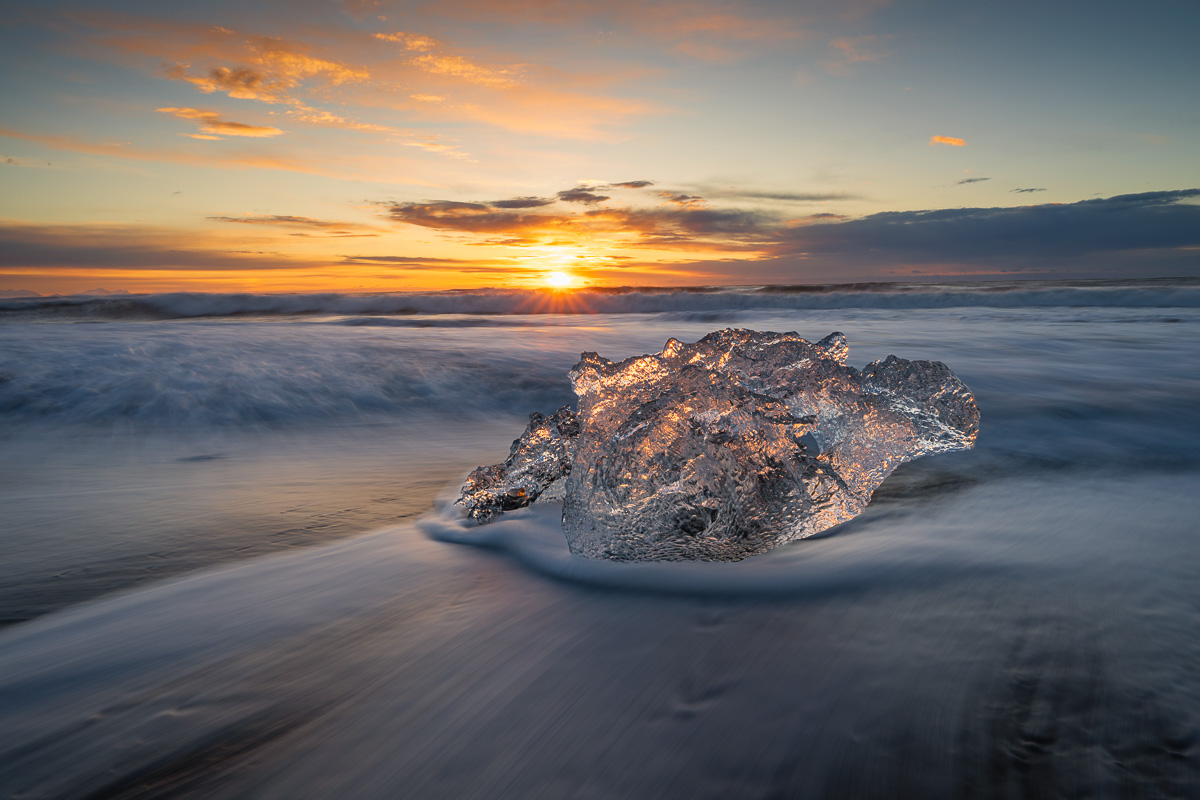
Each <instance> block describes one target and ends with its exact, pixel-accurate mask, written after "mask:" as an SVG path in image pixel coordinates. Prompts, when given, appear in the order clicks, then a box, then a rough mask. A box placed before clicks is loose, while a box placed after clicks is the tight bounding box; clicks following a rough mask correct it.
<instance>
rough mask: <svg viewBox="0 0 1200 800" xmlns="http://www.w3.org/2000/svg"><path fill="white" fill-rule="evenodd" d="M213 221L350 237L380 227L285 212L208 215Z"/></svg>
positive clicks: (375, 232) (375, 233)
mask: <svg viewBox="0 0 1200 800" xmlns="http://www.w3.org/2000/svg"><path fill="white" fill-rule="evenodd" d="M207 219H209V220H212V221H213V222H232V223H236V224H239V225H267V226H270V227H275V228H295V229H298V230H299V231H300V232H298V233H290V234H288V235H289V236H319V237H323V238H349V237H369V236H379V233H378V229H376V228H373V227H371V226H369V225H359V224H357V223H354V222H337V221H333V220H323V219H313V218H312V217H297V216H291V215H285V214H263V215H256V214H245V215H241V216H215V217H207Z"/></svg>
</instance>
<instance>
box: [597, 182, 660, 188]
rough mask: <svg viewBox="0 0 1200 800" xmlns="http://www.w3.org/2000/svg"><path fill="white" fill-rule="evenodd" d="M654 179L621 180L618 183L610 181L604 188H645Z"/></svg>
mask: <svg viewBox="0 0 1200 800" xmlns="http://www.w3.org/2000/svg"><path fill="white" fill-rule="evenodd" d="M653 185H654V181H622V182H620V183H610V184H608V186H607V187H606V188H609V189H645V188H646V187H647V186H653Z"/></svg>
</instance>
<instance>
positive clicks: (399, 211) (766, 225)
mask: <svg viewBox="0 0 1200 800" xmlns="http://www.w3.org/2000/svg"><path fill="white" fill-rule="evenodd" d="M601 185H603V184H601ZM542 199H543V198H517V202H516V203H515V204H514V203H513V202H511V201H503V200H501V201H486V202H461V201H452V200H440V201H430V202H421V203H415V202H413V203H383V204H381V205H382V206H383V207H384V209H385V213H386V215H387V217H388V218H389V219H391V220H392V221H394V222H399V223H403V224H407V225H416V226H419V227H423V228H430V229H433V230H439V231H442V232H443V233H446V234H448V235H453V236H468V237H472V238H475V242H472V243H479V244H488V245H503V246H518V247H520V246H532V245H542V246H550V245H555V246H558V245H564V244H579V243H581V242H582V243H596V242H601V241H603V242H605V243H607V244H608V245H609V246H614V247H643V248H652V249H665V250H710V251H712V250H719V251H730V252H733V251H751V250H754V249H755V248H759V247H761V246H762V245H763V244H765V243H767V242H771V241H775V240H776V239H777V234H778V230H779V229H780V220H778V218H776V217H775V216H773V215H770V214H762V213H758V212H749V211H740V210H727V209H712V208H706V207H704V206H703V204H702V202H697V201H701V200H702V198H698V197H696V198H692V199H689V200H681V201H680V202H678V203H675V204H672V205H669V206H668V205H663V206H657V207H651V208H640V207H632V206H624V207H603V208H601V207H589V208H587V209H586V210H545V211H542V210H528V209H540V208H541V207H543V206H548V205H550V203H544V204H543V203H541V202H540V201H541V200H542ZM556 199H557V200H561V201H563V202H565V203H582V204H584V205H585V206H597V205H598V203H599V201H600V200H602V199H610V198H608V197H605V196H603V195H596V194H594V193H592V192H588V191H587V190H586V189H583V188H580V187H576V188H574V189H569V190H564V191H562V192H558V193H557V194H556ZM528 201H538V203H537V205H534V204H533V203H532V202H528ZM527 203H528V204H527Z"/></svg>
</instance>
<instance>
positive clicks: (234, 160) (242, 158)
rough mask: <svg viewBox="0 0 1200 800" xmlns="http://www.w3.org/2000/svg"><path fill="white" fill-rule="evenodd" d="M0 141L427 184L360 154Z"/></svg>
mask: <svg viewBox="0 0 1200 800" xmlns="http://www.w3.org/2000/svg"><path fill="white" fill-rule="evenodd" d="M0 136H7V137H9V138H13V139H23V140H25V141H30V142H37V143H38V144H40V145H43V146H45V147H51V148H54V149H56V150H68V151H72V152H76V153H89V154H91V155H100V156H110V157H114V158H122V159H129V160H132V161H156V162H161V163H168V164H192V165H199V166H205V167H224V168H229V169H267V170H282V171H287V172H300V173H305V174H309V175H322V176H325V177H330V178H337V179H339V180H356V181H368V182H372V183H389V184H391V183H396V182H398V181H400V180H404V181H405V182H408V183H416V184H422V183H426V181H424V180H422V179H420V178H419V177H418V175H419V172H418V169H419V167H420V164H419V163H418V162H416V161H413V160H408V159H402V158H398V157H396V156H373V157H370V158H364V157H362V156H359V155H356V154H350V155H344V154H339V153H322V154H320V155H314V156H300V155H295V154H285V153H279V152H275V153H263V152H255V151H252V150H242V151H228V150H226V151H220V152H216V151H214V150H211V149H208V148H203V149H200V150H198V149H195V148H190V149H185V150H177V149H162V148H150V147H142V146H135V145H132V144H127V143H120V142H89V141H86V140H82V139H77V138H75V137H72V136H56V135H54V134H39V133H28V132H25V131H17V130H12V129H10V128H0Z"/></svg>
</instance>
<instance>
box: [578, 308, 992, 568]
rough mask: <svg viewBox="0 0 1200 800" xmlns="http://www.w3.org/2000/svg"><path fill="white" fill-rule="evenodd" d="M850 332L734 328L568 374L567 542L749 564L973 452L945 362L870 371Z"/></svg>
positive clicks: (608, 551)
mask: <svg viewBox="0 0 1200 800" xmlns="http://www.w3.org/2000/svg"><path fill="white" fill-rule="evenodd" d="M846 355H847V347H846V340H845V337H844V336H843V335H842V334H840V333H833V334H831V335H829V336H827V337H826V338H824V339H822V340H821V341H819V342H817V343H816V344H812V343H809V342H807V341H805V340H804V339H802V338H800V337H799V336H798V335H796V334H794V333H770V332H767V333H758V332H755V331H749V330H732V329H726V330H722V331H717V332H715V333H710V334H709V335H707V336H705V337H704V338H703V339H701V340H700V341H698V342H696V343H694V344H682V343H680V342H678V341H676V340H674V339H671V340H668V341H667V343H666V345H665V346H664V347H663V350H662V352H661V353H656V354H652V355H646V356H640V357H636V358H629V359H626V360H625V361H621V362H619V363H614V362H612V361H609V360H608V359H606V358H602V357H600V356H598V355H597V354H595V353H584V354H583V355H582V357H581V360H580V362H579V363H578V364H576V365H575V367H574V368H573V369H572V370H571V372H570V376H571V382H572V384H573V386H574V388H575V393H576V394H577V395H578V396H579V425H580V435H579V441H578V443H577V445H576V448H575V454H574V459H573V462H572V465H571V472H570V476H569V478H568V480H567V491H566V499H565V502H564V507H563V532H564V533H565V534H566V537H567V542H568V544H569V546H570V548H571V551H572V552H574V553H577V554H579V555H583V556H589V557H592V558H607V559H616V560H622V561H633V560H684V559H700V560H712V561H737V560H740V559H743V558H746V557H747V556H752V555H756V554H758V553H762V552H764V551H766V550H769V549H771V548H772V547H775V546H777V545H780V544H783V543H784V542H788V541H791V540H793V539H799V538H803V537H805V536H811V535H813V534H815V533H819V532H821V531H823V530H826V529H828V528H830V527H832V526H834V525H836V524H838V523H840V522H843V521H845V520H848V519H850V518H852V517H854V516H856V515H857V514H859V513H860V512H861V511H862V510H863V508H865V507H866V505H867V503H868V502H870V499H871V492H872V491H873V490H874V489H875V487H877V486H878V485H879V484H880V483H881V482H882V481H883V479H884V478H886V477H887V476H888V475H889V474H890V473H891V472H892V470H894V469H895V468H896V467H897V466H899V465H900V464H901V463H903V462H905V461H910V460H912V459H914V458H917V457H918V456H922V455H926V454H929V453H937V452H944V451H948V450H963V449H968V448H970V447H972V446H973V444H974V442H975V437H976V434H977V432H978V428H979V411H978V408H977V407H976V405H975V399H974V397H973V396H972V394H971V392H970V390H969V389H967V387H966V386H964V385H963V384H962V382H961V381H959V380H958V378H956V377H955V376H954V373H953V372H951V371H950V369H949V368H948V367H946V366H945V365H944V364H941V363H939V362H931V361H906V360H904V359H901V358H896V357H895V356H889V357H888V358H886V359H882V360H880V361H876V362H875V363H873V364H870V365H869V366H868V367H867V368H866V369H865V370H864V371H862V372H859V371H858V370H856V369H854V368H853V367H847V366H846V365H845V360H846Z"/></svg>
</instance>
